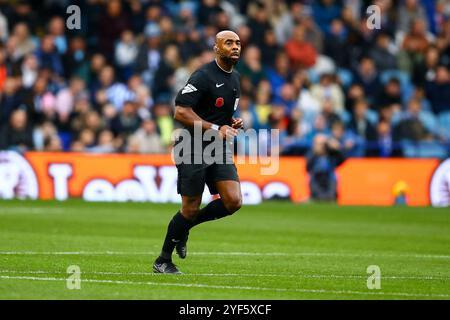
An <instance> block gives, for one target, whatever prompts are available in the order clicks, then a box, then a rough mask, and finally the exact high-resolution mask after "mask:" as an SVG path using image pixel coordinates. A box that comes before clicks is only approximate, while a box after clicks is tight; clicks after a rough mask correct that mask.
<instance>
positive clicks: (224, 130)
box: [219, 125, 238, 139]
mask: <svg viewBox="0 0 450 320" xmlns="http://www.w3.org/2000/svg"><path fill="white" fill-rule="evenodd" d="M219 132H220V136H221V137H222V139H233V138H234V137H236V136H237V135H238V131H237V129H234V128H232V127H230V126H227V125H224V126H221V127H220V130H219Z"/></svg>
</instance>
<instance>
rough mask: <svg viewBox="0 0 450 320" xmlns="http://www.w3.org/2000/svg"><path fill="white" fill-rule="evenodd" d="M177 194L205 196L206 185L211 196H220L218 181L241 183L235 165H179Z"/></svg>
mask: <svg viewBox="0 0 450 320" xmlns="http://www.w3.org/2000/svg"><path fill="white" fill-rule="evenodd" d="M177 169H178V182H177V192H178V193H179V194H181V195H182V196H190V197H193V196H198V195H202V194H203V190H204V189H205V183H206V185H207V186H208V188H209V192H210V193H211V194H218V193H219V192H218V191H217V189H216V184H215V183H216V182H217V181H225V180H234V181H238V182H239V177H238V174H237V169H236V166H235V164H234V163H213V164H178V165H177Z"/></svg>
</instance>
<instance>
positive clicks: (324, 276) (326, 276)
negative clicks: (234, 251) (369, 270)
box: [0, 270, 450, 280]
mask: <svg viewBox="0 0 450 320" xmlns="http://www.w3.org/2000/svg"><path fill="white" fill-rule="evenodd" d="M0 273H18V274H67V273H65V272H58V271H50V270H48V271H44V270H31V271H23V270H22V271H20V270H0ZM82 274H85V275H86V274H88V275H115V276H128V275H131V276H156V277H158V276H164V275H163V274H161V273H154V272H112V271H90V272H89V271H88V272H82ZM180 276H196V277H197V276H198V277H276V278H305V279H308V278H311V279H366V278H367V276H360V275H335V274H273V273H268V274H265V273H187V274H186V273H185V274H181V275H180ZM382 278H383V279H392V280H450V277H445V276H422V277H419V276H386V275H383V276H382Z"/></svg>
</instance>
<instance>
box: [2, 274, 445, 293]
mask: <svg viewBox="0 0 450 320" xmlns="http://www.w3.org/2000/svg"><path fill="white" fill-rule="evenodd" d="M0 279H5V280H31V281H67V279H65V278H54V277H45V278H44V277H25V276H0ZM81 282H87V283H109V284H127V285H149V286H168V287H169V286H171V287H184V288H208V289H230V290H249V291H273V292H299V293H325V294H339V295H346V294H347V295H352V294H353V295H377V296H399V297H428V298H449V297H450V295H447V294H419V293H417V294H416V293H405V292H362V291H351V290H325V289H288V288H265V287H247V286H219V285H209V284H200V283H168V282H142V281H123V280H98V279H82V280H81Z"/></svg>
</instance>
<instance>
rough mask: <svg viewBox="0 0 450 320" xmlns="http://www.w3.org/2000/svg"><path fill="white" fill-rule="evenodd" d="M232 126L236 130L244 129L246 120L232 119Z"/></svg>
mask: <svg viewBox="0 0 450 320" xmlns="http://www.w3.org/2000/svg"><path fill="white" fill-rule="evenodd" d="M231 126H232V127H233V128H234V129H243V128H244V120H242V119H241V118H232V119H231Z"/></svg>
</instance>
